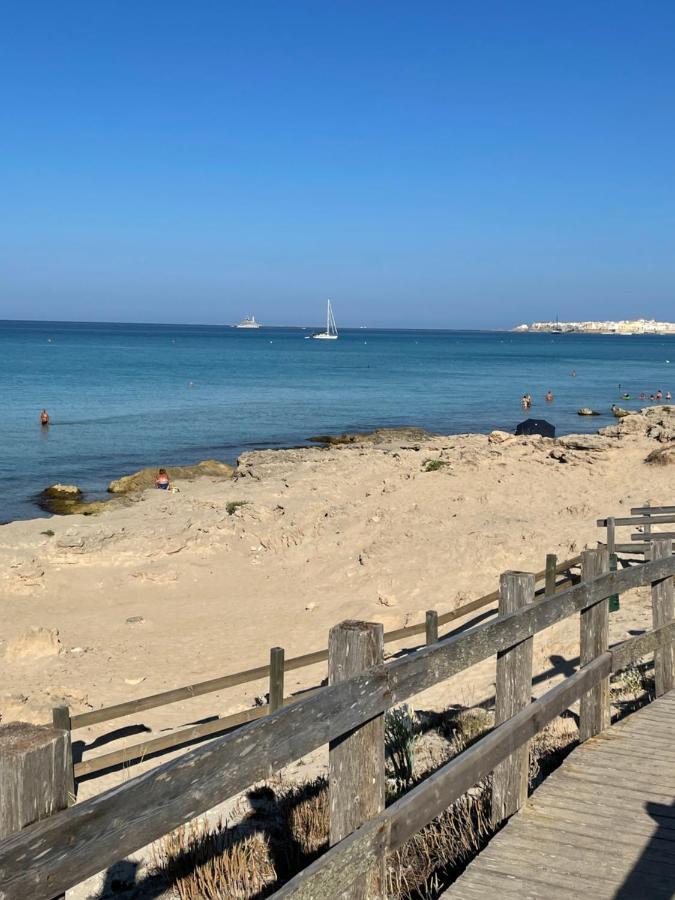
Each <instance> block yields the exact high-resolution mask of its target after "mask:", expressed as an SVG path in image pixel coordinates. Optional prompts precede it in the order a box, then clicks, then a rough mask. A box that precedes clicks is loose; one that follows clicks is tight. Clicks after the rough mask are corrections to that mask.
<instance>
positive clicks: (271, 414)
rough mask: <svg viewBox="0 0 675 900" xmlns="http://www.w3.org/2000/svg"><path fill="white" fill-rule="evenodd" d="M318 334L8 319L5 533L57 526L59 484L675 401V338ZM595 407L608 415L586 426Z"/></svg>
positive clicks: (95, 486)
mask: <svg viewBox="0 0 675 900" xmlns="http://www.w3.org/2000/svg"><path fill="white" fill-rule="evenodd" d="M309 334H311V330H309V329H302V328H265V327H263V328H260V329H259V330H250V331H249V330H238V329H234V328H231V327H228V326H199V325H136V324H134V325H127V324H101V323H69V322H68V323H66V322H19V321H0V389H1V394H0V397H1V400H0V435H1V438H2V442H1V446H2V452H1V453H0V523H6V522H8V521H11V520H14V519H21V518H32V517H35V516H39V515H46V513H44V512H42V511H41V510H40V509H39V507H38V505H37V500H38V496H39V494H40V492H41V490H42V489H43V488H44V487H46V486H47V485H50V484H53V483H54V482H62V483H68V484H77V485H79V486H80V487H81V488H82V490H83V491H85V493H86V496H87V499H97V498H100V497H104V496H105V491H106V487H107V484H108V482H109V481H110V480H111V479H113V478H117V477H119V476H120V475H123V474H128V473H130V472H133V471H135V470H137V469H139V468H143V467H145V466H167V465H180V464H189V463H194V462H197V461H199V460H203V459H210V458H215V459H220V460H224V461H226V462H230V463H234V462H235V461H236V459H237V457H238V456H239V454H240V453H242V451H245V450H252V449H256V448H277V447H289V446H303V445H307V442H308V439H309V438H310V437H312V436H315V435H322V434H339V433H341V432H345V431H347V432H349V431H368V430H371V429H374V428H380V427H392V426H400V425H416V426H420V427H422V428H427V429H429V430H431V431H437V432H440V433H444V434H449V433H462V432H489V431H491V430H493V429H503V430H505V431H513V430H514V429H515V427H516V425H517V424H518V422H520V421H521V420H523V419H525V418H528V417H535V418H544V419H546V420H547V421H549V422H550V423H551V424H553V425H554V426H555V428H556V430H557V434H559V435H560V434H565V433H570V432H584V431H595V430H596V429H597V428H599V427H601V426H603V425H607V424H609V423H611V422H613V421H614V419H613V416H612V413H611V409H610V407H611V405H612V404H613V403H619V404H620V405H621V406H624V407H626V408H629V409H638V408H639V407H641V406H645V405H648V403H645V402H642V401H640V400H639V399H638V398H639V395H640V392H643V391H644V392H646V394H647V396H649V395H650V394H652V393H654V392H655V391H657V390H658V389H661V390H662V391H663V392H664V394H665V392H666V390H671V392H672V391H675V336H657V335H631V336H621V335H590V334H543V333H516V332H497V331H493V332H487V331H415V330H405V331H404V330H384V329H382V330H381V329H370V328H368V329H343V330H341V332H340V337H339V340H337V341H314V340H309V339H307V338H308V335H309ZM572 373H576V374H575V375H573V374H572ZM548 390H551V391H552V392H553V395H554V400H553V402H546V400H545V394H546V392H547V391H548ZM525 393H529V394H531V395H532V398H533V405H532V408H531V410H530V411H529V412H528V413H525V412H524V411H523V409H522V408H521V398H522V396H523V394H525ZM625 393H629V394H630V395H631V399H630V400H624V399H622V398H623V396H624V394H625ZM43 407H44V408H45V409H47V411H48V412H49V415H50V418H51V424H50V426H49V427H48V428H42V427H40V423H39V413H40V410H41V409H42V408H43ZM580 407H591V408H593V409H595V410H597V411H598V412H600V413H601V415H600V416H597V417H593V418H584V417H580V416H579V415H578V414H577V410H578V409H579V408H580Z"/></svg>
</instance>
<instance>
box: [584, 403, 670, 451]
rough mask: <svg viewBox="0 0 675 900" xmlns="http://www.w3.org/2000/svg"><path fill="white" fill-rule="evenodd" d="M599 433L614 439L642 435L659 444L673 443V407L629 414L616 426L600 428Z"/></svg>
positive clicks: (655, 407) (648, 409)
mask: <svg viewBox="0 0 675 900" xmlns="http://www.w3.org/2000/svg"><path fill="white" fill-rule="evenodd" d="M599 433H600V434H602V435H605V436H607V437H615V438H622V437H625V436H627V435H643V434H644V435H646V436H647V437H649V438H652V439H653V440H655V441H659V442H660V443H670V442H671V441H675V407H672V406H653V407H649V408H647V409H642V410H640V412H637V413H629V414H628V415H626V416H623V417H622V418H621V419H619V421H618V422H617V424H616V425H610V426H608V427H607V428H601V429H600V432H599Z"/></svg>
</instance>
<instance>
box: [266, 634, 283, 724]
mask: <svg viewBox="0 0 675 900" xmlns="http://www.w3.org/2000/svg"><path fill="white" fill-rule="evenodd" d="M283 703H284V648H283V647H270V690H269V711H270V712H271V713H272V712H276V711H277V710H278V709H281V707H282V706H283Z"/></svg>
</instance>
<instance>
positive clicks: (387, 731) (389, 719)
mask: <svg viewBox="0 0 675 900" xmlns="http://www.w3.org/2000/svg"><path fill="white" fill-rule="evenodd" d="M418 736H419V730H418V721H417V716H416V715H415V711H414V710H413V709H412V707H410V706H408V704H407V703H403V704H402V705H401V706H396V707H394V708H393V709H390V710H389V711H388V712H387V713H386V715H385V717H384V745H385V752H386V754H387V757H388V761H389V764H390V766H391V770H392V773H393V778H394V780H395V781H396V784H397V785H398V786H400V787H401V788H406V787H408V785H409V784H411V783H412V781H413V777H414V772H415V745H416V744H417V739H418Z"/></svg>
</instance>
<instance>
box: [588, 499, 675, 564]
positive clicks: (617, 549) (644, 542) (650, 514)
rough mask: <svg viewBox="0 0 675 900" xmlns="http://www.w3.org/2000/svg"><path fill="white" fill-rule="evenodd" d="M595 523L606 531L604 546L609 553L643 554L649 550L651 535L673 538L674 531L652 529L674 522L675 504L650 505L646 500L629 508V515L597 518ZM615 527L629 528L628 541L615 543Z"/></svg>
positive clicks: (674, 536) (674, 535)
mask: <svg viewBox="0 0 675 900" xmlns="http://www.w3.org/2000/svg"><path fill="white" fill-rule="evenodd" d="M597 524H598V527H599V528H605V529H606V531H607V537H606V540H605V546H606V547H607V550H608V551H609V552H610V553H630V554H641V555H644V554H645V553H647V552H648V551H649V543H650V541H651V539H652V537H656V538H659V539H660V538H670V539H673V538H675V531H658V532H654V531H653V528H654V526H657V527H659V526H661V525H673V524H675V506H651V504H650V503H649V502H646V503H645V505H644V506H636V507H634V508H633V509H631V511H630V516H623V517H621V516H620V517H617V518H612V517H609V518H607V519H598V521H597ZM617 528H622V529H623V528H630V529H631V531H632V534H630V541H631V542H630V543H623V544H622V543H617V540H616V529H617Z"/></svg>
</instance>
